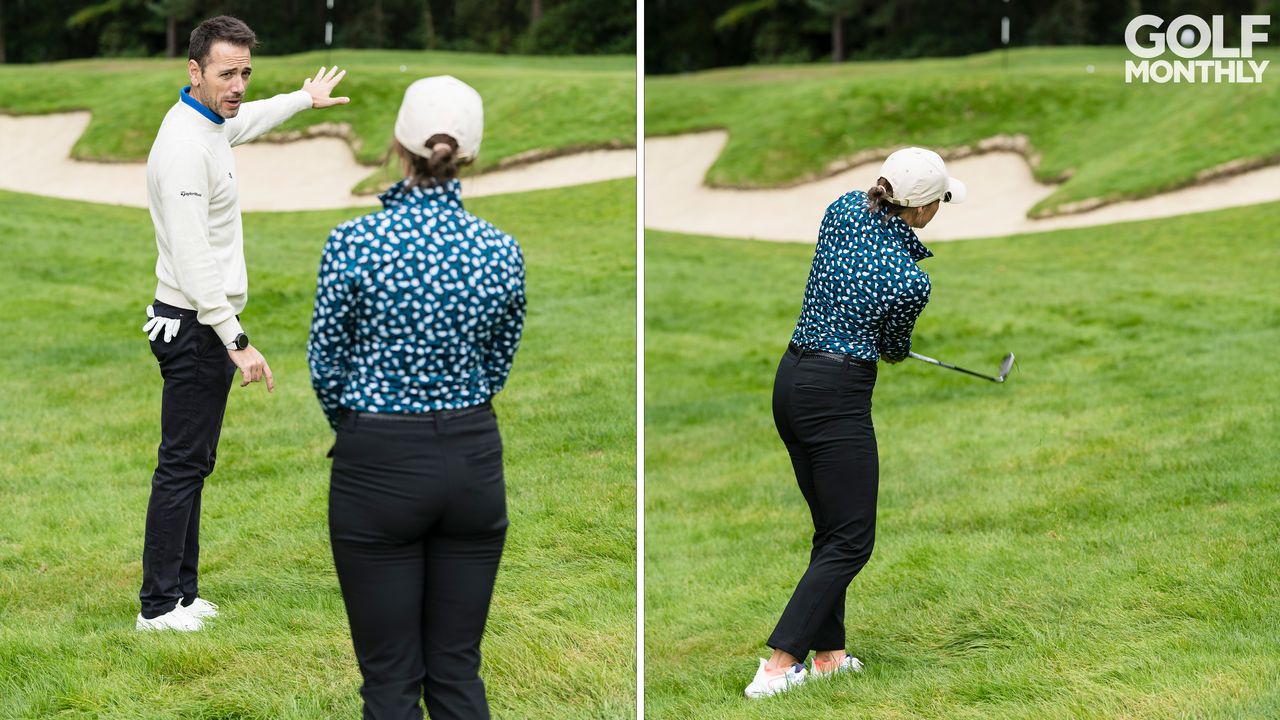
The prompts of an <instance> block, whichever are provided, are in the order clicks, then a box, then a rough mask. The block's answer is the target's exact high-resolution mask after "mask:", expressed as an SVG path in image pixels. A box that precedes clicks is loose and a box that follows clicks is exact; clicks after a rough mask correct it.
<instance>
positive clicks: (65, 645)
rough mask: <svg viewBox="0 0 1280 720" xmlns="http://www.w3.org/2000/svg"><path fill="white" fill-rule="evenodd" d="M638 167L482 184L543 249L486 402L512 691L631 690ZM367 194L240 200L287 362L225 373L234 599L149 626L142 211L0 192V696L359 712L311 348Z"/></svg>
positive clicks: (613, 697) (216, 594)
mask: <svg viewBox="0 0 1280 720" xmlns="http://www.w3.org/2000/svg"><path fill="white" fill-rule="evenodd" d="M634 193H635V184H634V182H633V181H619V182H611V183H603V184H597V185H591V186H584V187H578V188H572V189H563V190H554V191H543V192H537V193H528V194H522V195H514V196H503V197H494V198H486V199H483V200H475V201H471V202H469V203H468V207H469V209H471V210H473V211H474V212H476V213H478V214H479V215H481V216H483V217H485V218H486V219H489V220H491V221H492V222H494V223H495V224H496V225H498V226H499V227H501V228H503V229H504V230H506V231H508V232H510V233H512V234H513V235H515V236H516V237H517V238H518V239H519V240H520V242H521V244H522V245H523V247H524V251H525V257H526V261H527V265H528V294H529V315H528V321H527V325H526V334H525V338H524V341H523V343H522V346H521V348H520V352H519V354H518V356H517V358H516V365H515V368H514V370H513V372H512V375H511V378H510V382H509V384H508V386H507V389H506V390H505V391H504V392H503V393H501V394H500V395H499V396H498V398H497V399H496V402H495V404H496V407H497V412H498V415H499V422H500V424H501V425H502V429H503V434H504V439H505V444H506V458H507V489H508V494H509V495H508V509H509V513H510V516H511V529H510V533H509V535H508V540H507V546H506V552H505V555H504V558H503V563H502V566H501V570H500V572H499V576H498V582H497V589H496V595H495V598H494V603H493V610H492V614H491V616H490V621H489V626H488V632H487V635H486V638H485V642H484V648H483V650H484V653H485V657H484V668H483V675H484V677H485V679H486V682H487V684H488V687H489V696H490V699H491V702H492V704H493V709H494V712H495V715H496V716H497V717H500V718H535V717H557V718H581V719H582V720H587V719H591V720H595V719H596V718H628V717H633V716H634V713H635V661H634V656H635V646H636V645H635V582H634V578H635V523H634V517H635V512H634V509H635V418H634V416H635V412H634V407H635V405H634V398H635V293H634V287H635V263H634V257H635V255H634V231H633V229H632V228H633V227H634V222H633V220H632V218H633V217H634V214H635V211H634ZM567 208H571V209H572V210H571V212H568V211H567V210H566V209H567ZM355 214H357V213H356V212H355V211H350V210H348V211H341V210H339V211H327V212H315V213H288V214H248V215H246V216H245V235H246V252H247V255H248V262H249V273H250V300H249V306H248V308H247V309H246V311H245V313H244V314H243V315H242V319H243V321H244V324H245V327H246V328H247V330H248V332H249V333H251V335H252V337H253V339H254V344H255V345H256V346H258V347H259V348H260V349H261V350H262V352H263V353H264V355H265V356H266V357H267V359H268V361H269V362H270V363H271V366H272V369H273V371H274V373H275V376H276V378H277V387H276V392H275V393H274V395H270V396H268V394H267V393H266V392H265V388H263V387H262V386H261V385H254V386H251V387H250V388H246V389H240V388H239V387H236V388H234V389H233V390H232V396H231V399H230V403H229V408H228V412H227V418H226V422H225V425H224V431H223V434H222V441H221V445H220V448H219V453H218V466H217V469H216V470H215V472H214V474H213V476H212V477H211V478H210V479H209V481H208V483H207V485H206V489H205V492H204V501H203V503H204V505H203V518H202V537H201V540H202V543H201V544H202V548H201V551H202V552H201V554H202V558H201V559H202V565H201V592H202V594H203V595H206V596H207V597H209V598H210V599H211V600H213V601H215V602H217V603H220V604H221V605H222V608H223V617H221V618H219V619H217V620H216V621H213V622H212V623H211V624H210V626H209V627H208V628H207V629H206V630H205V631H204V632H202V633H199V634H197V635H193V636H180V635H176V634H146V635H144V634H139V633H136V632H134V630H133V620H134V616H135V615H136V613H137V590H138V584H139V582H140V577H141V563H140V557H141V552H142V531H143V521H144V519H145V514H146V506H147V495H148V491H149V487H150V475H151V471H152V469H153V468H154V465H155V448H156V444H157V443H158V441H159V408H160V387H161V381H160V377H159V373H158V372H157V370H156V366H155V360H154V358H153V357H152V356H151V354H150V351H149V350H148V347H147V343H146V337H145V335H143V333H142V332H141V327H142V324H143V322H144V321H145V317H144V315H143V308H144V307H145V306H146V304H147V303H148V302H149V301H150V299H151V295H150V293H151V292H152V288H153V287H154V282H155V281H154V274H153V269H154V262H155V246H154V239H153V238H154V233H153V231H152V228H151V223H150V219H149V217H148V215H147V213H146V211H145V210H135V209H126V208H116V207H108V206H101V205H91V204H86V203H76V202H67V201H60V200H51V199H44V198H38V197H34V196H29V195H18V194H13V193H3V192H0V247H2V248H3V250H4V263H3V264H0V293H3V298H4V302H3V303H0V327H3V328H4V330H5V334H6V335H7V336H8V337H9V339H10V340H9V349H8V350H7V351H6V352H5V353H4V354H3V355H2V356H0V370H2V372H0V398H2V402H0V458H2V461H0V718H46V717H50V718H53V717H56V718H111V719H112V720H116V719H122V718H175V717H182V718H200V719H203V720H215V719H217V720H232V719H235V720H249V719H251V718H253V719H261V720H267V719H271V720H280V719H282V718H288V719H299V720H300V719H303V718H308V719H311V718H326V719H327V718H354V717H358V716H359V706H358V700H357V688H358V686H359V674H358V672H357V669H356V665H355V658H354V655H353V653H352V650H351V641H350V637H349V635H348V631H347V626H346V616H345V613H344V610H343V605H342V598H341V595H340V593H339V591H338V585H337V579H336V577H335V575H334V571H333V564H332V559H331V556H330V550H329V542H328V534H327V521H326V511H327V491H328V490H327V488H328V461H327V460H326V459H325V457H324V455H325V452H326V451H327V450H328V448H329V446H330V444H331V443H332V433H331V432H330V430H329V427H328V425H327V424H326V423H325V421H324V418H323V416H322V414H321V412H320V409H319V406H318V404H317V403H316V401H315V398H314V396H313V395H312V393H311V390H310V383H309V380H308V374H307V368H306V358H305V348H304V344H305V342H306V336H307V331H308V326H309V322H310V312H311V305H312V299H313V294H314V291H315V273H316V267H317V264H318V261H319V256H320V250H321V247H322V245H323V243H324V239H325V237H326V235H327V233H328V231H329V229H330V228H332V227H333V226H334V225H335V224H336V223H338V222H339V221H341V220H343V219H346V218H349V217H352V216H353V215H355ZM570 220H571V221H570Z"/></svg>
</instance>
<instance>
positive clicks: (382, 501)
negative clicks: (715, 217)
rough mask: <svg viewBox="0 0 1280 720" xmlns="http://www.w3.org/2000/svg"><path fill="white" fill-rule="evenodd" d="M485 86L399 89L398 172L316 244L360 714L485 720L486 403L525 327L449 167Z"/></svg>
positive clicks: (491, 234)
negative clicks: (378, 204)
mask: <svg viewBox="0 0 1280 720" xmlns="http://www.w3.org/2000/svg"><path fill="white" fill-rule="evenodd" d="M482 128H483V109H482V104H481V100H480V96H479V95H478V94H477V93H476V91H475V90H473V89H472V88H471V87H469V86H468V85H466V84H465V83H462V82H461V81H459V80H456V79H454V78H452V77H447V76H442V77H432V78H425V79H422V80H418V81H417V82H415V83H413V84H412V85H410V86H409V88H408V90H407V91H406V92H405V96H404V101H403V103H402V105H401V107H400V113H399V115H398V117H397V119H396V126H395V142H394V143H393V148H394V149H395V151H396V152H398V153H399V156H400V158H401V160H402V163H403V167H404V170H405V174H406V177H405V179H404V180H401V181H400V182H398V183H396V184H395V185H392V186H391V188H390V189H389V190H387V191H386V192H385V193H383V194H382V195H381V196H380V197H381V200H382V204H383V206H384V207H383V209H382V210H381V211H379V212H375V213H372V214H370V215H366V216H364V217H361V218H357V219H355V220H351V221H349V222H346V223H343V224H341V225H339V226H338V227H337V228H335V229H334V231H333V233H332V234H331V235H330V236H329V240H328V242H327V243H326V245H325V248H324V256H323V258H322V260H321V263H320V275H319V280H318V283H317V288H316V304H315V315H314V318H313V320H312V325H311V338H310V340H309V342H308V343H307V356H308V360H309V362H310V365H311V377H312V384H313V385H314V387H315V391H316V395H317V396H318V398H319V400H320V405H321V407H322V408H323V409H324V412H325V415H326V416H327V417H328V419H329V423H330V425H331V426H332V427H333V428H334V430H335V431H336V433H337V442H336V443H335V444H334V447H333V450H332V452H331V456H332V457H333V470H332V473H331V477H330V489H329V534H330V540H331V542H332V545H333V559H334V565H335V566H336V568H337V571H338V581H339V584H340V585H341V587H342V598H343V601H344V602H345V603H346V608H347V618H348V620H349V622H350V625H351V637H352V641H353V644H354V645H355V653H356V659H357V660H358V661H359V664H360V672H361V674H362V675H363V677H364V684H363V686H362V687H361V689H360V693H361V695H362V696H363V698H364V705H365V709H364V717H365V718H366V720H368V719H371V718H372V719H377V720H383V719H387V718H394V719H395V720H401V719H402V718H421V717H422V709H421V706H420V704H419V702H420V700H422V699H423V696H424V694H425V698H426V706H427V710H428V711H429V712H430V714H431V717H432V718H436V719H437V720H445V719H446V718H467V719H471V718H488V717H489V709H488V704H487V701H486V698H485V692H484V683H483V682H482V681H481V679H480V676H479V670H480V638H481V635H482V634H483V632H484V626H485V620H486V618H487V616H488V611H489V600H490V597H491V595H492V592H493V585H494V578H495V576H496V574H497V571H498V561H499V558H500V557H501V555H502V546H503V541H504V539H505V536H506V529H507V513H506V492H505V487H504V484H503V474H502V439H501V437H500V436H499V434H498V423H497V419H496V418H495V416H494V413H493V409H492V407H491V406H490V404H489V400H490V398H492V397H493V396H494V395H495V394H496V393H498V392H499V391H500V390H502V387H503V385H504V384H505V383H506V380H507V373H508V372H510V370H511V363H512V360H513V358H514V356H515V352H516V346H517V345H518V344H519V342H520V334H521V329H522V326H523V322H524V310H525V295H524V261H523V258H522V256H521V253H520V246H519V245H518V244H517V243H516V241H515V240H514V239H513V238H512V237H511V236H509V235H507V234H505V233H503V232H501V231H500V230H498V229H497V228H495V227H493V226H492V225H490V224H489V223H487V222H485V221H483V220H481V219H479V218H477V217H475V216H474V215H472V214H470V213H468V212H467V211H466V210H465V209H463V207H462V201H461V200H460V199H459V183H458V180H457V175H458V166H459V165H462V164H465V163H469V162H471V161H472V160H474V159H475V156H476V153H477V152H478V151H479V149H480V137H481V133H482Z"/></svg>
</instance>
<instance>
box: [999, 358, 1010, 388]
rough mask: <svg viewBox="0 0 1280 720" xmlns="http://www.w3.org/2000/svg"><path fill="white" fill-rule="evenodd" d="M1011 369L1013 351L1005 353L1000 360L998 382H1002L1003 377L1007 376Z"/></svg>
mask: <svg viewBox="0 0 1280 720" xmlns="http://www.w3.org/2000/svg"><path fill="white" fill-rule="evenodd" d="M1011 369H1013V353H1009V354H1008V355H1005V356H1004V360H1002V361H1000V375H999V376H998V377H999V378H1000V380H999V382H1004V379H1005V378H1006V377H1008V376H1009V371H1010V370H1011Z"/></svg>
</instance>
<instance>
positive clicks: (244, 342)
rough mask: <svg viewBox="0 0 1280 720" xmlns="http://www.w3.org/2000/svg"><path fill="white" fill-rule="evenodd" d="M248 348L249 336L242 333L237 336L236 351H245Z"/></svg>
mask: <svg viewBox="0 0 1280 720" xmlns="http://www.w3.org/2000/svg"><path fill="white" fill-rule="evenodd" d="M247 347H249V336H248V335H245V334H244V333H240V334H239V335H237V336H236V349H237V350H243V349H245V348H247Z"/></svg>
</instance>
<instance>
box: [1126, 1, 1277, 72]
mask: <svg viewBox="0 0 1280 720" xmlns="http://www.w3.org/2000/svg"><path fill="white" fill-rule="evenodd" d="M1163 22H1164V20H1163V19H1161V18H1160V17H1159V16H1157V15H1139V16H1138V17H1136V18H1134V19H1133V20H1131V21H1129V26H1128V27H1127V28H1125V31H1124V44H1125V45H1127V46H1128V47H1129V52H1131V53H1133V54H1134V55H1135V56H1137V57H1139V58H1144V59H1143V60H1142V61H1140V62H1136V61H1133V60H1126V61H1125V63H1124V81H1125V82H1126V83H1132V82H1134V80H1135V79H1136V80H1138V81H1139V82H1144V83H1146V82H1155V83H1167V82H1169V81H1171V80H1172V81H1173V82H1175V83H1182V82H1186V83H1197V82H1198V83H1224V82H1225V83H1260V82H1262V74H1263V73H1264V72H1266V71H1267V65H1269V64H1271V61H1270V60H1263V61H1262V62H1255V61H1254V60H1252V58H1253V45H1254V43H1265V42H1266V41H1267V33H1265V32H1260V31H1259V30H1258V29H1257V28H1265V27H1267V26H1268V25H1270V24H1271V16H1270V15H1242V16H1241V17H1240V47H1238V48H1234V47H1224V46H1223V41H1224V37H1223V35H1224V33H1223V30H1222V16H1221V15H1214V16H1213V23H1212V26H1211V25H1210V23H1207V22H1205V21H1204V18H1201V17H1199V16H1196V15H1179V16H1178V17H1176V18H1174V19H1173V20H1172V21H1171V22H1170V23H1169V24H1168V25H1167V26H1166V27H1165V28H1164V30H1160V29H1159V28H1160V25H1161V24H1162V23H1163ZM1147 28H1155V30H1154V31H1148V32H1147V33H1146V37H1145V38H1144V39H1143V40H1139V38H1138V34H1139V33H1140V32H1142V31H1143V30H1145V29H1147ZM1210 46H1212V54H1211V57H1212V58H1213V59H1212V60H1199V59H1197V58H1200V57H1201V56H1203V55H1204V53H1205V51H1206V50H1209V49H1210ZM1165 48H1168V49H1169V50H1170V51H1171V52H1172V53H1173V54H1174V55H1177V56H1178V57H1180V58H1185V59H1184V60H1152V59H1151V58H1158V57H1160V56H1161V55H1163V54H1164V51H1165Z"/></svg>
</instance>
